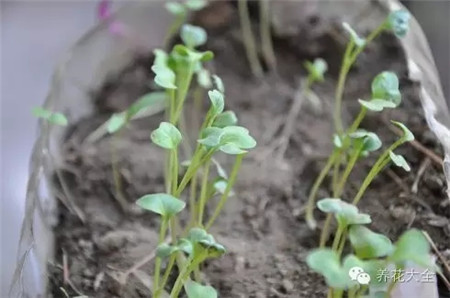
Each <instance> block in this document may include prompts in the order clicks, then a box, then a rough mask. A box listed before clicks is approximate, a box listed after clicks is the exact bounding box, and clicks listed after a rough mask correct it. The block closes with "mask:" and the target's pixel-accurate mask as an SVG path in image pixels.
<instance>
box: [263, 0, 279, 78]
mask: <svg viewBox="0 0 450 298" xmlns="http://www.w3.org/2000/svg"><path fill="white" fill-rule="evenodd" d="M259 35H260V37H261V50H262V54H263V56H264V60H265V61H266V63H267V65H268V66H269V67H270V68H272V69H274V68H276V64H277V61H276V57H275V51H274V49H273V44H272V35H271V33H270V0H260V1H259Z"/></svg>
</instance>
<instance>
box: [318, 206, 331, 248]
mask: <svg viewBox="0 0 450 298" xmlns="http://www.w3.org/2000/svg"><path fill="white" fill-rule="evenodd" d="M332 219H333V215H332V214H331V213H328V214H327V218H326V219H325V222H324V223H323V228H322V233H321V234H320V242H319V247H320V248H324V247H325V244H326V243H327V240H328V235H329V234H330V224H331V220H332Z"/></svg>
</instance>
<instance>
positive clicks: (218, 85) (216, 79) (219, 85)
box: [212, 75, 225, 93]
mask: <svg viewBox="0 0 450 298" xmlns="http://www.w3.org/2000/svg"><path fill="white" fill-rule="evenodd" d="M212 77H213V80H214V85H216V89H217V90H219V91H220V92H222V93H225V85H224V84H223V81H222V79H221V78H220V77H219V76H218V75H213V76H212Z"/></svg>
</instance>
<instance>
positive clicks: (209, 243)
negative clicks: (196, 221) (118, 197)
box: [188, 228, 226, 258]
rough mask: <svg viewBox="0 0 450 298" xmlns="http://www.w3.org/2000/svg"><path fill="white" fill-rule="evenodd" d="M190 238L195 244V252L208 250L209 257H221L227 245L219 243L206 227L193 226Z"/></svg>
mask: <svg viewBox="0 0 450 298" xmlns="http://www.w3.org/2000/svg"><path fill="white" fill-rule="evenodd" d="M188 240H189V241H191V243H192V244H193V246H194V254H200V253H201V251H204V250H206V251H207V257H214V258H215V257H219V256H221V255H223V254H224V253H225V251H226V250H225V247H224V246H223V245H221V244H219V243H217V242H216V241H215V239H214V237H213V236H212V235H211V234H208V233H207V232H206V231H205V230H204V229H201V228H192V229H191V230H190V231H189V234H188Z"/></svg>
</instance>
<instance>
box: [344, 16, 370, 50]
mask: <svg viewBox="0 0 450 298" xmlns="http://www.w3.org/2000/svg"><path fill="white" fill-rule="evenodd" d="M342 27H343V28H344V29H345V31H347V32H348V34H349V35H350V38H351V40H352V41H353V42H354V43H355V45H356V46H357V47H358V48H362V47H363V46H365V45H366V40H365V39H364V38H361V37H359V35H358V34H357V33H356V31H355V30H353V28H352V27H351V26H350V25H349V24H348V23H346V22H343V23H342Z"/></svg>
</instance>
